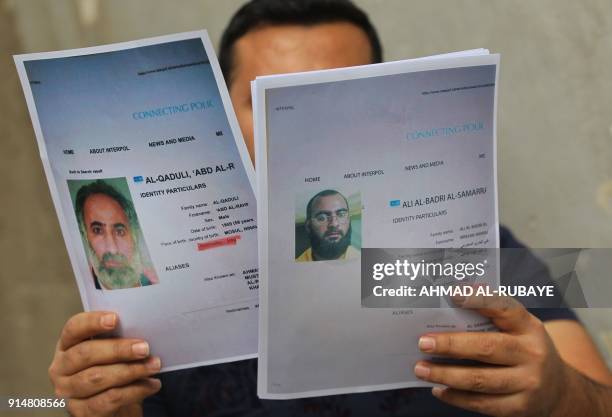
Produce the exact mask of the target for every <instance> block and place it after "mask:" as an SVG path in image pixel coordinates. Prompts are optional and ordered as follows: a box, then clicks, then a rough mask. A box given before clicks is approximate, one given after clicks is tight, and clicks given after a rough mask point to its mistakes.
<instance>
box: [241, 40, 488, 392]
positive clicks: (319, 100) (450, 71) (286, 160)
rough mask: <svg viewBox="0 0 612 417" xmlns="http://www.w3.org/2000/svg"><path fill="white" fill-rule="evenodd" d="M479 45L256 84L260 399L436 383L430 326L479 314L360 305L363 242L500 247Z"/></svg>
mask: <svg viewBox="0 0 612 417" xmlns="http://www.w3.org/2000/svg"><path fill="white" fill-rule="evenodd" d="M498 64H499V56H498V55H490V54H489V53H488V51H486V50H474V51H469V52H466V53H454V54H450V55H445V56H436V57H431V58H428V59H416V60H409V61H398V62H391V63H385V64H375V65H367V66H363V67H353V68H345V69H336V70H326V71H317V72H312V73H299V74H289V75H278V76H268V77H260V78H257V79H256V80H255V81H254V82H253V84H252V91H253V96H254V110H255V116H254V117H255V125H256V166H257V193H258V201H257V203H258V222H259V256H260V261H259V266H260V274H261V285H262V286H261V292H260V296H261V298H260V301H261V305H260V327H259V328H260V333H259V361H260V362H259V368H258V370H259V373H258V395H259V396H260V397H262V398H271V399H288V398H298V397H309V396H319V395H331V394H341V393H350V392H363V391H373V390H386V389H395V388H403V387H415V386H427V385H430V384H428V383H426V382H422V381H419V380H417V378H416V377H415V376H414V375H413V373H412V369H413V368H414V364H415V362H416V361H417V360H419V359H423V356H422V355H421V354H420V353H419V351H418V346H417V345H418V338H419V337H420V336H421V335H423V334H425V333H427V332H432V331H468V330H469V331H484V330H493V329H494V327H493V326H492V324H491V323H490V322H489V321H488V320H486V319H484V318H483V317H481V316H478V315H477V314H476V313H474V312H473V311H466V310H461V309H455V308H449V306H450V305H452V304H447V305H446V308H394V307H393V306H392V307H391V308H365V307H362V298H361V294H360V288H361V283H360V277H361V275H360V274H361V268H362V263H361V262H362V260H363V259H362V258H363V256H364V253H365V251H366V250H367V249H368V248H470V247H473V248H496V247H498V246H499V236H498V235H499V232H498V215H497V191H496V142H495V131H496V129H495V125H496V116H495V114H496V85H497V74H498Z"/></svg>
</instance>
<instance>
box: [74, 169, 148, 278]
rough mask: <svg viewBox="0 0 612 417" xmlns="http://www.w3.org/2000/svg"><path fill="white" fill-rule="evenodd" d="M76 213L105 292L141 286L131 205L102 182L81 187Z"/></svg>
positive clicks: (140, 270)
mask: <svg viewBox="0 0 612 417" xmlns="http://www.w3.org/2000/svg"><path fill="white" fill-rule="evenodd" d="M75 210H76V214H77V219H78V221H79V226H80V228H81V233H82V234H83V236H84V237H85V239H86V241H87V244H86V251H87V255H88V258H89V262H90V263H91V266H92V268H93V271H94V273H95V274H96V276H97V278H98V281H99V282H100V284H101V285H102V286H103V287H104V288H106V289H116V288H130V287H134V286H137V285H138V284H139V282H140V276H141V273H142V266H141V262H140V257H139V253H138V250H137V241H136V238H135V233H134V231H135V230H134V229H135V228H136V227H137V226H136V216H135V212H134V208H133V207H132V205H131V204H130V202H129V201H128V200H127V199H126V198H125V197H123V195H122V194H121V193H119V192H118V191H117V190H115V188H113V187H112V186H110V185H108V184H107V183H106V182H104V181H102V180H97V181H95V182H93V183H91V184H88V185H85V186H83V187H81V188H80V189H79V191H78V193H77V196H76V203H75Z"/></svg>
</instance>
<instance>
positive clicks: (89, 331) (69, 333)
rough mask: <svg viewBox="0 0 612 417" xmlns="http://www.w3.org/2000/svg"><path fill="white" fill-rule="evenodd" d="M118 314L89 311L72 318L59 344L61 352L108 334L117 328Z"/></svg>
mask: <svg viewBox="0 0 612 417" xmlns="http://www.w3.org/2000/svg"><path fill="white" fill-rule="evenodd" d="M117 321H118V318H117V314H115V313H112V312H110V311H89V312H84V313H79V314H76V315H74V316H72V317H71V318H70V320H68V322H67V323H66V325H65V326H64V328H63V329H62V334H61V336H60V339H59V342H58V348H59V350H66V349H69V348H71V347H72V346H74V345H76V344H77V343H80V342H82V341H84V340H87V339H89V338H91V337H94V336H97V335H99V334H102V333H107V332H109V331H111V330H113V329H114V328H115V327H116V326H117Z"/></svg>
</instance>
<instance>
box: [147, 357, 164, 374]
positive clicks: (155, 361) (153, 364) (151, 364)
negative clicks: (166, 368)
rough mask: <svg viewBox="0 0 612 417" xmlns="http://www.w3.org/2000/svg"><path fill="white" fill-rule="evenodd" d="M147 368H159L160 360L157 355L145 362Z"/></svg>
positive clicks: (155, 369)
mask: <svg viewBox="0 0 612 417" xmlns="http://www.w3.org/2000/svg"><path fill="white" fill-rule="evenodd" d="M147 368H148V369H149V370H150V371H159V370H160V369H161V361H160V360H159V358H158V357H154V358H151V359H150V360H149V361H148V362H147Z"/></svg>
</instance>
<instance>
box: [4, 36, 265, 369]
mask: <svg viewBox="0 0 612 417" xmlns="http://www.w3.org/2000/svg"><path fill="white" fill-rule="evenodd" d="M15 62H16V65H17V68H18V71H19V75H20V78H21V82H22V86H23V89H24V91H25V96H26V100H27V104H28V107H29V110H30V115H31V118H32V123H33V125H34V130H35V133H36V137H37V140H38V146H39V149H40V155H41V158H42V161H43V165H44V168H45V172H46V175H47V180H48V183H49V188H50V190H51V195H52V198H53V202H54V204H55V208H56V212H57V215H58V217H59V221H60V225H61V230H62V233H63V235H64V239H65V242H66V246H67V249H68V253H69V255H70V260H71V263H72V266H73V269H74V273H75V275H76V280H77V283H78V287H79V291H80V294H81V298H82V301H83V304H84V307H85V309H86V310H110V311H116V312H117V313H118V314H119V324H120V328H119V331H118V332H117V333H118V335H120V336H125V337H135V338H143V339H145V340H147V341H148V342H149V343H150V346H151V351H152V353H153V354H155V355H158V356H160V357H161V362H162V365H163V368H162V371H168V370H172V369H179V368H186V367H190V366H196V365H206V364H212V363H217V362H227V361H232V360H238V359H242V358H247V357H254V356H255V355H256V353H257V314H258V311H257V309H258V286H259V284H258V270H257V231H256V203H255V196H254V192H253V188H252V183H253V182H254V171H253V166H252V164H251V161H250V160H249V157H248V153H247V150H246V147H245V145H244V143H243V140H242V136H241V133H240V130H239V127H238V124H237V121H236V117H235V115H234V113H233V109H232V107H231V102H230V99H229V95H228V93H227V89H226V87H225V84H224V81H223V78H222V75H221V72H220V69H219V65H218V63H217V60H216V57H215V55H214V52H213V48H212V46H211V44H210V41H209V39H208V35H207V33H206V32H205V31H201V32H191V33H184V34H178V35H170V36H164V37H158V38H151V39H146V40H142V41H133V42H126V43H120V44H115V45H106V46H99V47H93V48H85V49H77V50H69V51H60V52H50V53H39V54H30V55H20V56H16V57H15Z"/></svg>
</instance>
